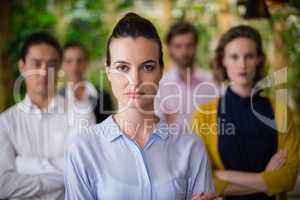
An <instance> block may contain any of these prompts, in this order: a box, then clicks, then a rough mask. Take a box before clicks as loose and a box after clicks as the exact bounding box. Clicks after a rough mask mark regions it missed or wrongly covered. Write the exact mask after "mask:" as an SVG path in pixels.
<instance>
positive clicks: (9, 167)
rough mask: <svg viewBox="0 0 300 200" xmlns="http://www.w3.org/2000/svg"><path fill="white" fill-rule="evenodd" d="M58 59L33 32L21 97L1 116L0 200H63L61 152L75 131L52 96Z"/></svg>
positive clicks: (55, 48)
mask: <svg viewBox="0 0 300 200" xmlns="http://www.w3.org/2000/svg"><path fill="white" fill-rule="evenodd" d="M61 59H62V50H61V47H60V45H59V43H58V42H57V40H56V39H55V38H53V37H52V36H51V35H49V34H48V33H45V32H38V33H33V34H31V35H30V36H29V37H28V38H27V39H26V40H25V42H24V44H23V46H22V49H21V58H20V61H19V71H20V73H21V75H22V77H23V79H24V80H25V84H26V96H25V99H24V100H23V101H21V102H19V103H17V104H16V105H14V106H12V107H11V108H9V109H8V110H6V111H5V112H3V113H1V115H0V199H31V200H39V199H43V200H47V199H48V200H62V199H64V181H63V152H64V147H65V145H66V141H67V138H68V137H69V135H70V133H71V132H73V131H74V129H73V127H70V126H69V121H68V115H67V113H66V112H65V111H66V110H65V101H64V98H62V97H60V96H58V95H56V92H55V87H56V79H57V72H58V70H59V68H60V65H61ZM18 80H19V79H18ZM18 80H17V81H16V83H15V85H16V84H19V82H18ZM14 92H18V91H14Z"/></svg>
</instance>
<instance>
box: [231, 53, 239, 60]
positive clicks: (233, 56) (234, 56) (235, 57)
mask: <svg viewBox="0 0 300 200" xmlns="http://www.w3.org/2000/svg"><path fill="white" fill-rule="evenodd" d="M230 57H231V58H232V59H233V60H237V59H238V55H236V54H233V55H231V56H230Z"/></svg>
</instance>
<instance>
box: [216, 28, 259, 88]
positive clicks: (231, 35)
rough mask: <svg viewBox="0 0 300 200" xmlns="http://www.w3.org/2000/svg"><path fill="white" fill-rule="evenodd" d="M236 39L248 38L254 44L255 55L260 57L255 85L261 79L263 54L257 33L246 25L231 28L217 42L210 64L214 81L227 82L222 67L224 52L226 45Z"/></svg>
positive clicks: (254, 80)
mask: <svg viewBox="0 0 300 200" xmlns="http://www.w3.org/2000/svg"><path fill="white" fill-rule="evenodd" d="M236 38H249V39H251V40H253V41H254V42H255V44H256V51H257V55H258V56H259V57H260V62H259V63H258V64H257V66H256V74H255V77H254V79H253V82H254V83H256V82H258V81H259V80H261V79H262V76H263V67H264V64H265V54H264V52H263V47H262V40H261V36H260V34H259V32H258V31H257V30H255V29H254V28H252V27H250V26H247V25H239V26H235V27H232V28H231V29H229V30H228V31H227V32H226V33H225V34H223V35H222V37H221V39H220V40H219V44H218V46H217V48H216V50H215V57H214V59H213V62H212V67H213V71H214V76H215V79H216V80H217V81H219V82H222V81H224V80H228V75H227V72H226V69H225V67H224V65H223V59H224V51H225V47H226V45H227V44H228V43H229V42H231V41H232V40H234V39H236Z"/></svg>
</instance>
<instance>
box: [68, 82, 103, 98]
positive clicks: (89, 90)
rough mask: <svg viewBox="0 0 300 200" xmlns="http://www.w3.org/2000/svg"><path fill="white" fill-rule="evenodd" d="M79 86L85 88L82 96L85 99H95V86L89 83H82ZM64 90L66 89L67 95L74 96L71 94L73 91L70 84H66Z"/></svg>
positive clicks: (96, 93)
mask: <svg viewBox="0 0 300 200" xmlns="http://www.w3.org/2000/svg"><path fill="white" fill-rule="evenodd" d="M80 84H83V85H84V88H85V90H84V96H85V97H92V98H97V95H98V92H97V90H96V88H95V86H94V85H93V84H92V83H91V82H89V81H83V82H82V83H80ZM66 89H67V94H71V95H74V94H73V89H72V83H70V82H68V83H67V87H66Z"/></svg>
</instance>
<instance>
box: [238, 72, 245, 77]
mask: <svg viewBox="0 0 300 200" xmlns="http://www.w3.org/2000/svg"><path fill="white" fill-rule="evenodd" d="M239 76H243V77H246V76H247V72H241V73H239Z"/></svg>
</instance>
